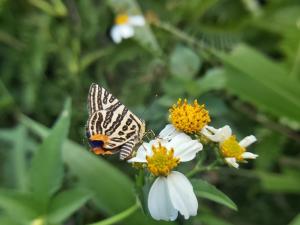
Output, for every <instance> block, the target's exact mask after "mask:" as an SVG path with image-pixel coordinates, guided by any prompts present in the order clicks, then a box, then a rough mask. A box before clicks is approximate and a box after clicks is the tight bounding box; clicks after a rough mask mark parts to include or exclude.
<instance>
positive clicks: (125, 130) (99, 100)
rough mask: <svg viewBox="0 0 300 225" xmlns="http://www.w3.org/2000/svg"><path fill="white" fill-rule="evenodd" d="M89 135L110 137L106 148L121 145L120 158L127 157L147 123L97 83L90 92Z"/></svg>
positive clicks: (139, 138) (140, 137)
mask: <svg viewBox="0 0 300 225" xmlns="http://www.w3.org/2000/svg"><path fill="white" fill-rule="evenodd" d="M88 101H89V104H88V105H89V116H90V117H89V120H88V123H87V133H88V134H89V136H93V135H96V134H102V135H105V136H107V137H108V141H107V143H105V145H104V148H105V149H114V148H117V147H120V151H121V153H120V158H121V159H125V158H127V157H128V156H129V155H130V154H131V152H132V148H133V147H134V146H135V145H136V144H137V143H138V142H139V141H140V140H141V139H142V136H143V133H144V132H145V124H144V122H143V121H142V120H141V119H139V118H138V117H137V116H136V115H134V114H133V113H132V112H131V111H129V110H128V109H127V108H126V107H125V106H124V105H123V104H122V103H121V102H120V101H119V100H118V99H117V98H115V97H114V96H113V95H112V94H110V93H109V92H108V91H106V90H105V89H104V88H102V87H100V86H99V85H97V84H92V85H91V87H90V92H89V98H88Z"/></svg>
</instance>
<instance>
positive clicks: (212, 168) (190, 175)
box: [186, 160, 219, 177]
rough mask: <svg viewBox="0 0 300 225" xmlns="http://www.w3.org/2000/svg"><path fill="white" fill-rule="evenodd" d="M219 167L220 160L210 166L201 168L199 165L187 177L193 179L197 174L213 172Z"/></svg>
mask: <svg viewBox="0 0 300 225" xmlns="http://www.w3.org/2000/svg"><path fill="white" fill-rule="evenodd" d="M218 165H219V160H216V161H214V162H212V163H211V164H209V165H208V166H199V165H198V163H197V164H196V166H195V167H194V168H193V169H192V170H191V171H190V172H189V173H187V174H186V176H187V177H193V176H194V175H195V174H197V173H199V172H203V171H211V170H214V169H217V168H218Z"/></svg>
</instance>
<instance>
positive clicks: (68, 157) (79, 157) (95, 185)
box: [21, 116, 173, 225]
mask: <svg viewBox="0 0 300 225" xmlns="http://www.w3.org/2000/svg"><path fill="white" fill-rule="evenodd" d="M21 122H22V124H24V125H25V126H26V127H28V128H29V129H30V130H31V131H33V132H34V133H35V134H37V135H39V136H40V137H46V136H47V134H48V132H49V130H48V129H47V128H45V127H44V126H43V125H41V124H38V123H37V122H35V121H33V120H31V119H30V118H28V117H26V116H22V117H21ZM63 159H64V161H65V162H66V163H67V165H68V166H69V168H70V170H71V172H72V173H73V174H75V175H76V176H77V177H78V178H79V179H80V181H81V183H82V184H83V185H84V186H85V187H87V188H88V189H89V190H90V191H92V193H93V196H94V198H93V199H94V200H95V202H96V204H97V206H98V207H99V208H100V209H101V210H102V211H103V212H105V213H106V214H108V215H113V214H116V213H119V212H121V211H123V210H124V209H126V208H129V207H130V206H132V205H133V204H135V202H136V199H135V195H134V191H133V190H134V185H133V182H132V181H131V180H130V179H129V178H128V177H127V176H126V175H125V174H123V173H122V172H121V171H119V170H118V169H117V168H116V167H114V166H113V165H111V164H110V163H108V162H107V161H105V160H104V159H102V158H100V157H97V156H95V155H93V154H91V153H90V152H89V151H87V149H86V148H83V147H82V146H80V145H78V144H76V143H74V142H72V141H66V142H65V144H64V148H63ZM128 166H129V165H128ZM122 224H141V225H143V224H145V225H151V224H169V225H170V224H173V223H170V222H168V223H166V222H158V221H155V220H152V219H149V217H145V215H144V214H142V212H141V211H137V212H136V213H135V214H133V215H132V216H131V217H130V218H127V219H126V220H125V221H123V222H122Z"/></svg>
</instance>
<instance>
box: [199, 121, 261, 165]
mask: <svg viewBox="0 0 300 225" xmlns="http://www.w3.org/2000/svg"><path fill="white" fill-rule="evenodd" d="M201 133H202V135H204V136H205V137H207V138H208V139H210V140H211V141H214V142H218V143H220V150H221V154H222V155H223V157H224V159H225V162H226V163H227V164H228V165H230V166H233V167H235V168H238V167H239V164H238V162H242V161H244V160H245V159H255V158H257V157H258V155H256V154H253V153H251V152H246V148H247V147H248V146H249V145H251V144H252V143H254V142H256V140H257V139H256V137H255V136H254V135H250V136H247V137H245V138H244V139H243V140H241V141H240V142H237V140H236V137H235V136H234V135H232V131H231V128H230V126H228V125H226V126H224V127H221V128H219V129H215V128H214V127H211V126H205V127H204V128H203V129H202V131H201Z"/></svg>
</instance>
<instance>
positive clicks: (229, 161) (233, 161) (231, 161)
mask: <svg viewBox="0 0 300 225" xmlns="http://www.w3.org/2000/svg"><path fill="white" fill-rule="evenodd" d="M225 161H226V163H227V164H228V165H229V166H232V167H234V168H236V169H238V168H239V164H238V163H237V162H236V159H235V158H225Z"/></svg>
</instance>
